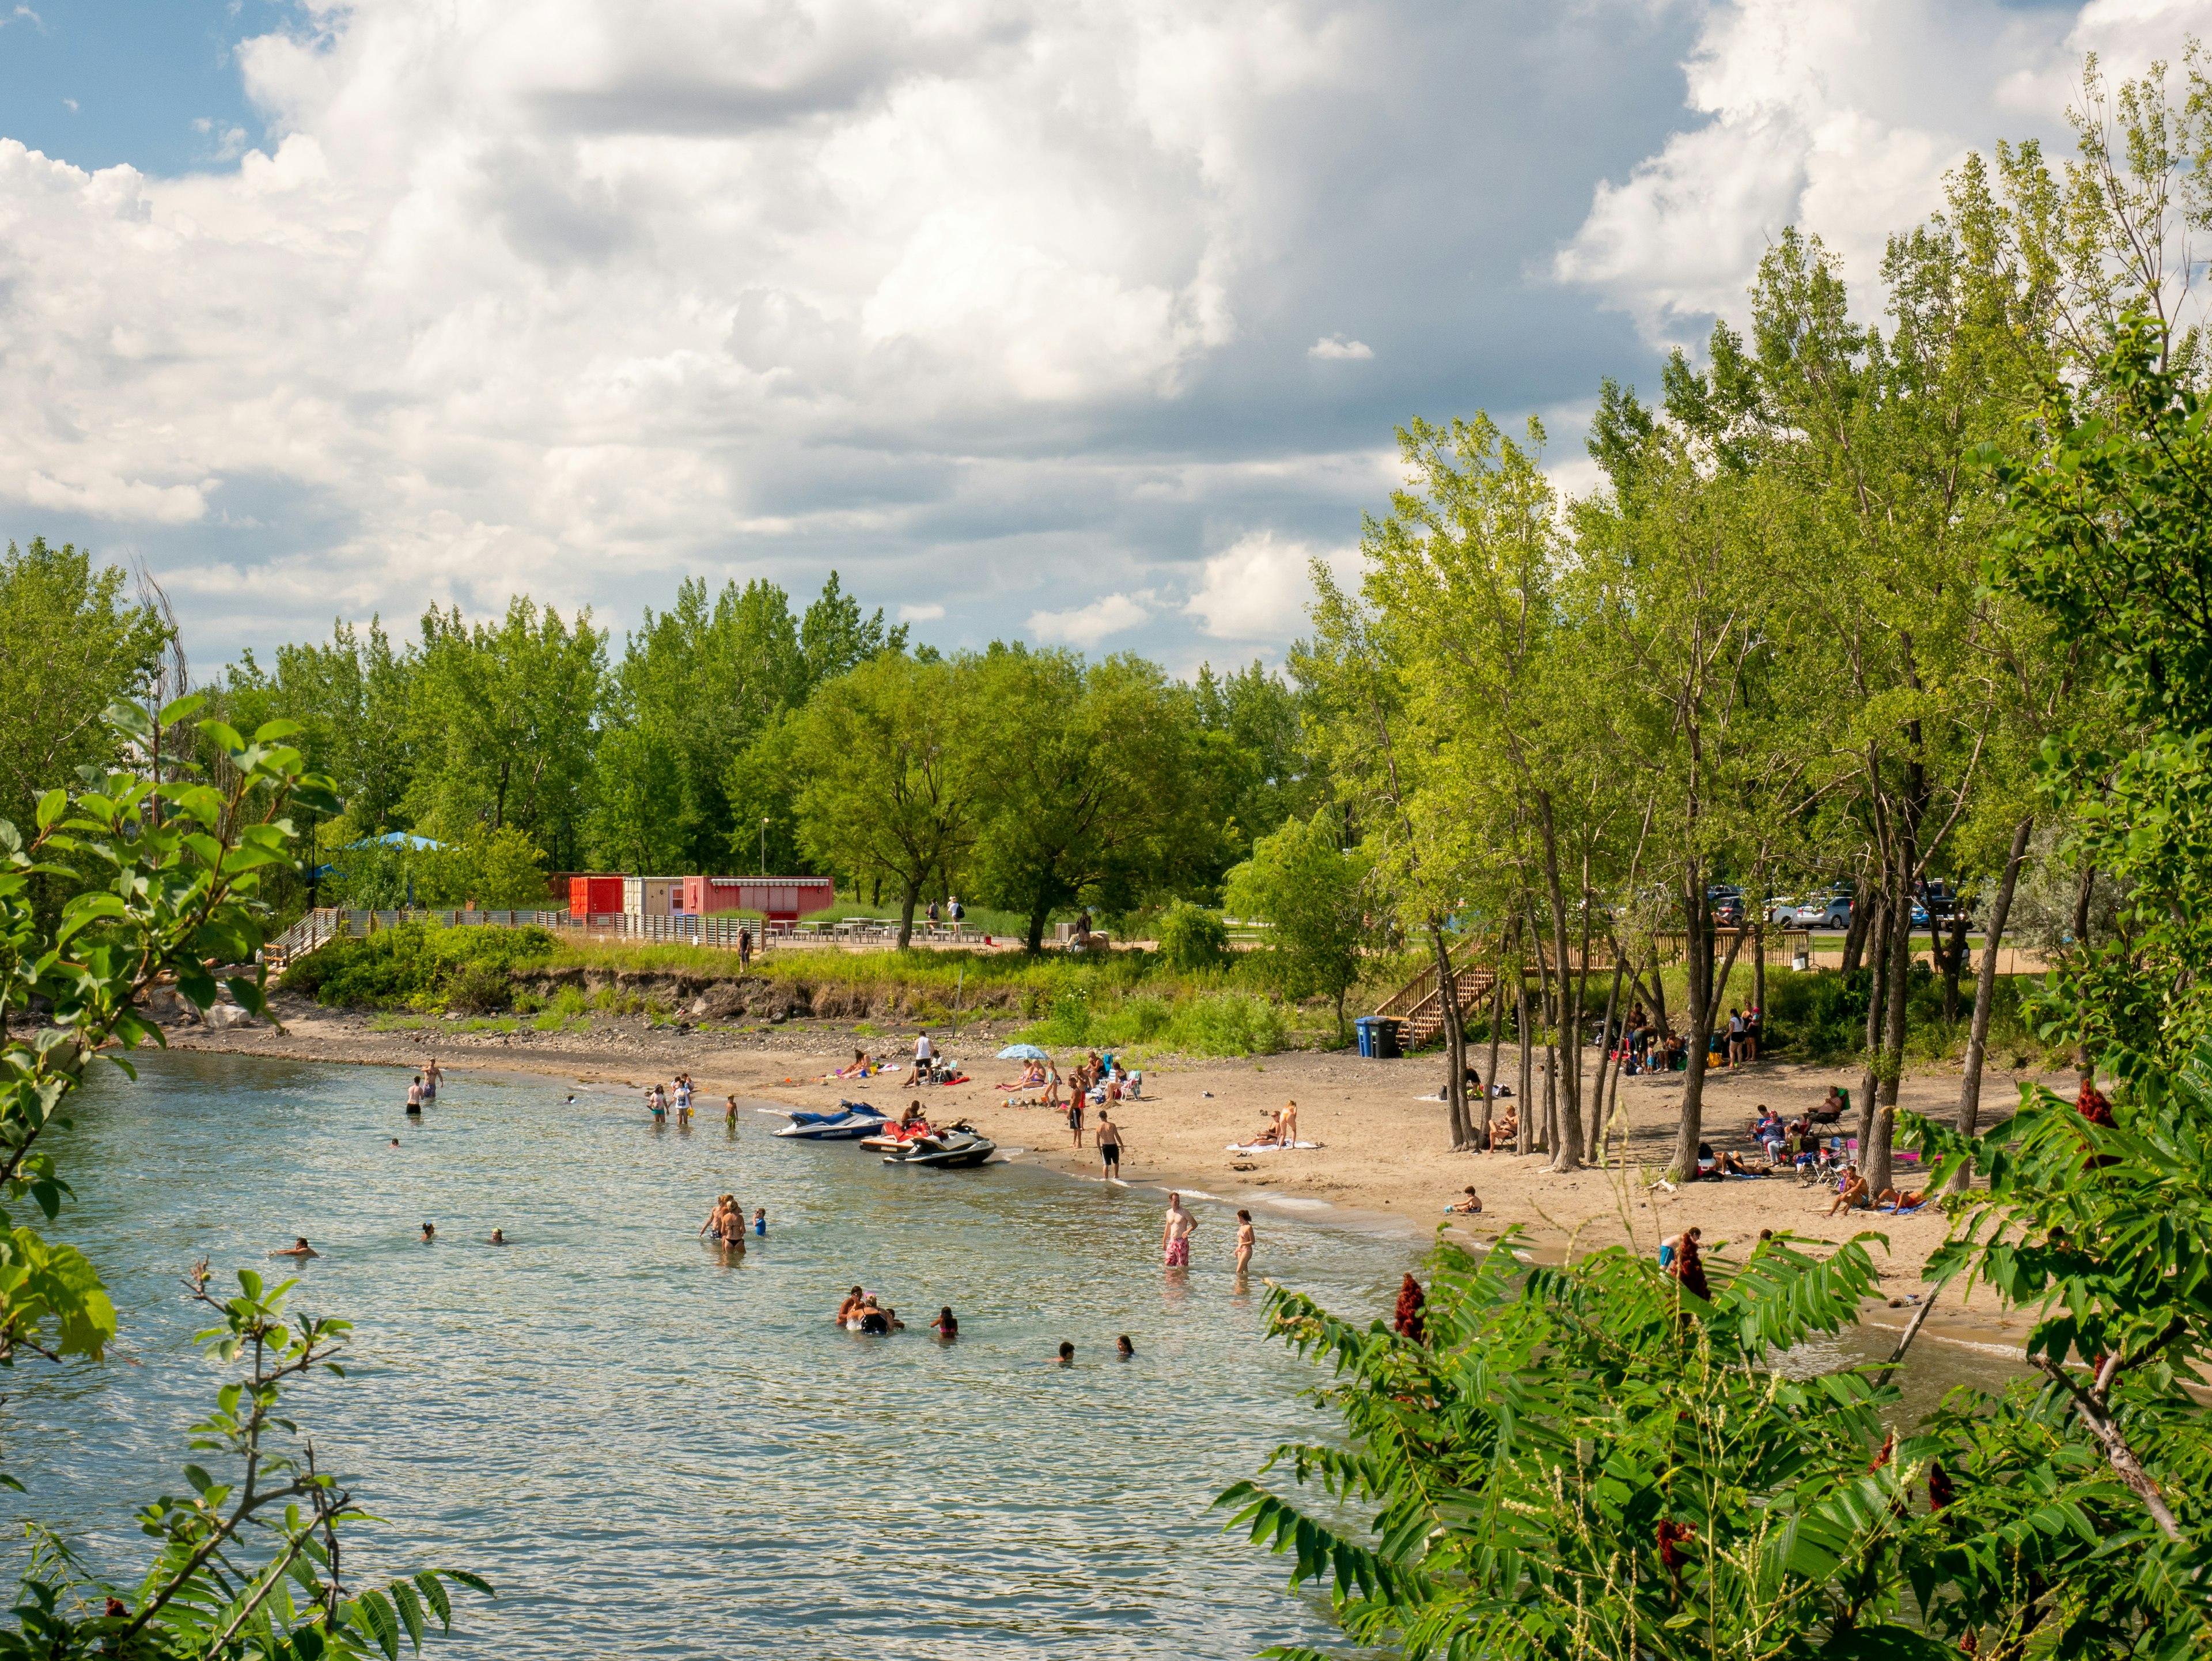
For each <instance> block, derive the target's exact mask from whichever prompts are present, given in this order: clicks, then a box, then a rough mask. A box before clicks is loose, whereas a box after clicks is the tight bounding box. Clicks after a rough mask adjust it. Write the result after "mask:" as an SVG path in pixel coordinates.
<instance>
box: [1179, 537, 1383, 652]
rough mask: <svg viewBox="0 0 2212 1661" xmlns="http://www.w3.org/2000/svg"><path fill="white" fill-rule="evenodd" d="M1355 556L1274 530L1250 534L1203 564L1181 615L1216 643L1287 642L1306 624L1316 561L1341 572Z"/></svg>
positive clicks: (1349, 550)
mask: <svg viewBox="0 0 2212 1661" xmlns="http://www.w3.org/2000/svg"><path fill="white" fill-rule="evenodd" d="M1316 558H1319V559H1322V560H1323V561H1325V562H1326V563H1328V564H1329V565H1331V566H1333V567H1334V568H1335V569H1337V570H1339V571H1340V572H1342V571H1348V570H1349V569H1351V568H1352V565H1353V563H1355V562H1356V560H1357V559H1358V551H1357V550H1356V549H1352V548H1323V547H1318V546H1316V545H1314V544H1312V543H1310V542H1302V541H1299V540H1297V538H1286V537H1279V536H1277V535H1276V534H1275V532H1273V531H1254V532H1249V534H1247V535H1245V536H1243V537H1240V538H1237V540H1236V541H1235V542H1233V543H1231V545H1229V546H1228V547H1226V548H1225V549H1223V550H1222V551H1220V552H1219V553H1218V554H1216V555H1214V556H1213V557H1212V558H1210V559H1208V560H1207V561H1206V564H1205V566H1204V568H1203V569H1202V571H1201V573H1200V580H1199V586H1198V588H1197V590H1196V592H1194V593H1193V594H1192V595H1191V597H1190V598H1189V599H1188V600H1187V601H1185V602H1184V604H1183V608H1182V610H1183V615H1184V616H1186V617H1189V618H1196V619H1197V620H1198V623H1199V626H1200V628H1201V629H1203V630H1205V632H1206V634H1207V635H1208V636H1212V638H1213V639H1215V640H1234V641H1265V642H1276V641H1283V640H1287V639H1289V638H1290V637H1291V636H1293V635H1295V634H1297V632H1298V630H1299V629H1300V628H1301V627H1302V626H1303V625H1304V623H1305V620H1306V607H1307V605H1308V604H1309V603H1310V601H1311V600H1312V599H1313V578H1312V567H1313V562H1314V561H1315V559H1316Z"/></svg>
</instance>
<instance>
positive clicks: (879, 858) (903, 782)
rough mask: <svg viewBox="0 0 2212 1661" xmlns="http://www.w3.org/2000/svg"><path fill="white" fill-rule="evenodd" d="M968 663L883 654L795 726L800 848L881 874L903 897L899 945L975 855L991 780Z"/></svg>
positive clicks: (830, 863)
mask: <svg viewBox="0 0 2212 1661" xmlns="http://www.w3.org/2000/svg"><path fill="white" fill-rule="evenodd" d="M975 695H976V676H975V670H974V668H973V666H972V665H970V664H968V663H964V662H963V663H945V662H927V663H926V662H922V661H921V660H918V659H915V658H909V657H903V656H899V655H896V654H889V653H886V654H884V655H882V656H879V657H876V658H872V659H871V660H868V661H867V662H866V663H864V664H862V665H861V666H860V667H858V668H856V669H854V671H853V672H851V673H850V674H848V675H846V676H845V677H843V678H842V679H839V680H836V681H832V682H830V683H829V684H828V685H826V686H824V687H823V689H822V690H821V691H819V692H818V693H817V694H816V696H815V697H814V700H813V702H812V703H809V704H808V705H807V706H806V709H805V713H804V714H803V715H801V717H800V718H799V731H798V734H797V737H798V742H799V756H800V758H801V765H802V766H803V767H804V768H805V785H804V788H802V789H801V790H800V792H799V803H798V811H799V840H800V842H801V843H802V844H803V845H804V846H805V849H806V850H807V851H808V852H809V853H810V854H811V855H813V857H814V858H815V859H816V860H817V861H819V862H820V863H821V864H823V865H824V866H827V867H831V868H833V869H838V870H845V871H876V872H880V873H883V874H884V877H885V878H887V879H890V880H892V881H893V882H894V883H895V885H896V889H897V891H898V894H899V915H900V926H899V944H900V945H901V946H905V945H906V944H907V941H908V936H909V935H910V934H912V932H913V928H914V913H915V905H916V904H917V902H918V901H919V900H920V899H921V895H922V892H923V891H924V889H925V887H926V886H927V885H929V884H930V883H931V882H932V880H933V879H937V880H939V881H942V880H944V879H945V877H946V876H947V875H948V874H949V873H950V872H951V870H952V869H954V868H955V867H957V866H958V864H959V863H960V861H962V860H963V858H964V857H965V855H966V854H967V852H968V850H969V848H970V847H972V846H973V845H974V843H975V837H976V834H977V831H978V830H979V828H980V827H981V824H982V823H983V821H984V819H985V818H987V816H988V812H989V809H990V806H991V799H990V794H989V790H990V774H989V772H988V770H987V768H986V766H985V761H986V756H985V751H984V739H983V736H982V732H981V721H980V715H981V712H980V710H979V709H978V708H977V706H976V701H975Z"/></svg>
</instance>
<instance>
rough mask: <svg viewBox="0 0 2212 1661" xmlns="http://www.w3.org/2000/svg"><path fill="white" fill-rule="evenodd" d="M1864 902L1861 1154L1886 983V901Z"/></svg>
mask: <svg viewBox="0 0 2212 1661" xmlns="http://www.w3.org/2000/svg"><path fill="white" fill-rule="evenodd" d="M1867 905H1868V911H1869V918H1868V922H1867V938H1868V939H1869V940H1871V941H1872V942H1873V948H1874V949H1873V950H1872V951H1871V952H1869V953H1868V954H1867V956H1868V961H1867V975H1868V982H1867V1018H1866V1064H1865V1065H1864V1066H1863V1068H1861V1069H1860V1072H1859V1099H1858V1114H1859V1122H1858V1127H1857V1129H1858V1143H1859V1153H1860V1154H1861V1155H1862V1157H1863V1155H1864V1154H1865V1153H1866V1149H1867V1144H1868V1143H1869V1141H1872V1140H1873V1138H1874V1116H1875V1112H1876V1110H1878V1108H1879V1105H1880V1104H1878V1103H1877V1102H1876V1101H1875V1092H1876V1090H1878V1089H1879V1088H1880V1087H1881V1016H1882V1004H1883V998H1884V995H1885V989H1887V986H1888V984H1889V979H1888V973H1887V971H1888V966H1889V905H1888V903H1887V901H1886V900H1883V899H1881V898H1880V897H1873V898H1870V899H1869V901H1868V903H1867Z"/></svg>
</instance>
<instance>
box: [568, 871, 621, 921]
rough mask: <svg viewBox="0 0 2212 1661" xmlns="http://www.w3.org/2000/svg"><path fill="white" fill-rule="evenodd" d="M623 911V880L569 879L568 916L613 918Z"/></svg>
mask: <svg viewBox="0 0 2212 1661" xmlns="http://www.w3.org/2000/svg"><path fill="white" fill-rule="evenodd" d="M622 909H623V879H621V878H620V877H618V876H615V877H571V878H569V879H568V915H569V916H572V917H605V916H614V915H616V914H617V913H619V912H620V911H621V910H622Z"/></svg>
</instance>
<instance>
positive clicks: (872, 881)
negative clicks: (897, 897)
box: [868, 871, 884, 911]
mask: <svg viewBox="0 0 2212 1661" xmlns="http://www.w3.org/2000/svg"><path fill="white" fill-rule="evenodd" d="M868 885H869V886H868V910H871V911H880V910H883V905H884V873H882V872H880V871H878V872H875V873H872V874H871V875H870V877H869V879H868Z"/></svg>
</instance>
